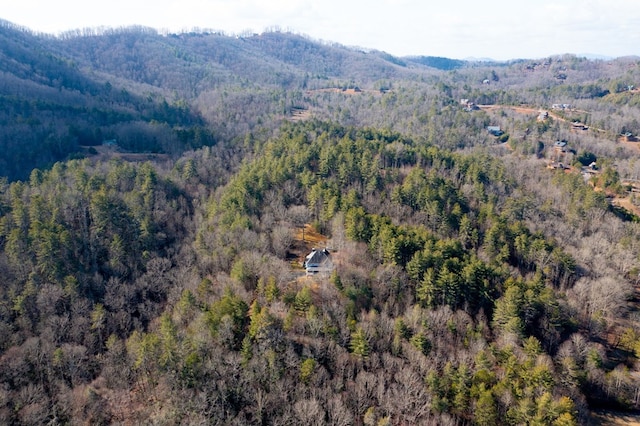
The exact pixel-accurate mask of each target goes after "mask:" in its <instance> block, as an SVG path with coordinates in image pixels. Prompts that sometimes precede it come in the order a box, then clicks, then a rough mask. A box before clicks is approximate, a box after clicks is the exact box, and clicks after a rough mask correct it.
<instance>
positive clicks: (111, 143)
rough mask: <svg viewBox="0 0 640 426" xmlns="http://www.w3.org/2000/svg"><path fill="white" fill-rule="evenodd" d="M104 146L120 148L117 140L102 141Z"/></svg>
mask: <svg viewBox="0 0 640 426" xmlns="http://www.w3.org/2000/svg"><path fill="white" fill-rule="evenodd" d="M102 145H104V146H110V147H116V146H118V141H117V140H115V139H106V140H103V141H102Z"/></svg>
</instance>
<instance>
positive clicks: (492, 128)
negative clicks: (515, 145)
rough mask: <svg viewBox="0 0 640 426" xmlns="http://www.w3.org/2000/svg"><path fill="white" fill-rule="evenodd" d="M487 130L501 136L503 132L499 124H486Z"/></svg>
mask: <svg viewBox="0 0 640 426" xmlns="http://www.w3.org/2000/svg"><path fill="white" fill-rule="evenodd" d="M487 131H488V132H489V133H491V134H492V135H493V136H502V135H503V134H504V132H503V131H502V129H501V128H500V126H487Z"/></svg>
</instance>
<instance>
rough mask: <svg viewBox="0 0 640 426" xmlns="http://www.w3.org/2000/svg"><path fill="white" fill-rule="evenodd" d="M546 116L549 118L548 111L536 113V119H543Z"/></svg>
mask: <svg viewBox="0 0 640 426" xmlns="http://www.w3.org/2000/svg"><path fill="white" fill-rule="evenodd" d="M547 118H549V113H548V112H547V111H540V114H538V121H545V120H546V119H547Z"/></svg>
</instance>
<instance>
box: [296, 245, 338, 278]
mask: <svg viewBox="0 0 640 426" xmlns="http://www.w3.org/2000/svg"><path fill="white" fill-rule="evenodd" d="M303 266H304V268H305V270H306V271H307V275H314V274H329V273H330V272H331V271H333V261H332V260H331V254H330V253H329V250H327V249H322V250H318V249H315V248H314V249H312V250H311V253H309V254H308V255H307V257H306V258H305V260H304V264H303Z"/></svg>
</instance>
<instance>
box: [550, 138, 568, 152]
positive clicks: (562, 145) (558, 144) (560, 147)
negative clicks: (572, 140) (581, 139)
mask: <svg viewBox="0 0 640 426" xmlns="http://www.w3.org/2000/svg"><path fill="white" fill-rule="evenodd" d="M553 148H554V149H555V150H556V151H559V152H566V151H567V141H564V140H562V141H555V142H554V144H553Z"/></svg>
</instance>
